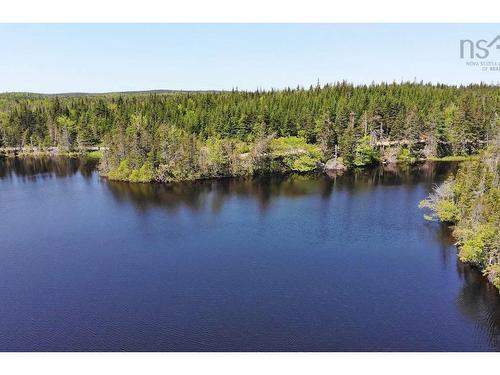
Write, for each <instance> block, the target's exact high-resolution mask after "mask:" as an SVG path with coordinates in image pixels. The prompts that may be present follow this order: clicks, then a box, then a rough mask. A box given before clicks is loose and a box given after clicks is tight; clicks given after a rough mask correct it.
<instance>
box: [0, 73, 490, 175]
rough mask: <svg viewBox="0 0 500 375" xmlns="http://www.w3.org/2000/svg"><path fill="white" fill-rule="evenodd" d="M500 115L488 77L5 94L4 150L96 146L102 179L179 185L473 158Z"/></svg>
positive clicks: (1, 116) (0, 104)
mask: <svg viewBox="0 0 500 375" xmlns="http://www.w3.org/2000/svg"><path fill="white" fill-rule="evenodd" d="M499 115H500V88H499V87H498V86H492V85H484V84H481V85H470V86H461V87H456V86H447V85H431V84H422V83H420V84H418V83H403V84H396V83H394V84H373V85H366V86H354V85H352V84H348V83H345V82H344V83H338V84H335V85H326V86H323V87H320V86H319V85H318V86H316V87H310V88H309V89H304V88H300V87H299V88H296V89H285V90H279V91H273V90H271V91H256V92H242V91H236V90H234V91H230V92H198V93H197V92H178V93H175V92H173V93H153V94H151V93H144V94H141V93H134V94H106V95H78V96H71V95H67V96H64V95H61V96H43V95H35V94H2V95H0V147H1V148H3V149H4V150H6V149H8V148H23V150H30V149H31V150H34V151H38V152H40V151H43V150H44V149H47V148H48V147H57V148H58V150H59V151H63V150H72V149H84V148H87V147H89V146H96V145H98V146H103V147H104V152H103V156H102V158H101V172H102V174H103V175H107V176H108V177H109V178H112V179H119V180H130V181H143V182H145V181H177V180H189V179H198V178H207V177H221V176H235V175H249V174H257V173H267V172H276V171H309V170H313V169H317V168H321V167H322V166H324V163H326V162H327V161H328V160H332V159H335V161H336V162H338V163H337V164H338V165H342V166H345V167H347V168H350V167H361V166H365V165H369V164H374V163H377V162H379V161H381V160H384V161H388V162H391V161H396V160H398V159H399V160H402V161H411V160H415V159H421V158H432V157H445V156H453V155H454V156H457V155H461V156H464V155H471V154H475V153H477V152H478V151H479V150H480V149H481V148H483V147H484V146H485V145H486V144H488V143H489V142H490V141H491V139H492V138H493V137H494V134H495V133H496V129H497V128H498V127H499V124H500V117H499Z"/></svg>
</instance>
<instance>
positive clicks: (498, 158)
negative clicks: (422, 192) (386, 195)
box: [420, 137, 500, 289]
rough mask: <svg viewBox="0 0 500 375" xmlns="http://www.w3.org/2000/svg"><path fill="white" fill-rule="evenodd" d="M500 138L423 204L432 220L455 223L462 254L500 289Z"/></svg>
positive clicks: (465, 260)
mask: <svg viewBox="0 0 500 375" xmlns="http://www.w3.org/2000/svg"><path fill="white" fill-rule="evenodd" d="M499 162H500V137H497V139H496V141H495V142H494V143H493V144H492V145H491V146H489V147H488V148H487V149H486V150H484V151H483V152H482V153H481V155H480V157H479V159H477V160H474V161H472V162H468V163H463V164H462V165H461V166H460V168H459V171H458V173H457V175H456V176H455V177H454V178H453V177H452V178H449V179H448V180H447V181H446V182H444V183H443V184H442V185H440V186H436V187H435V189H434V191H433V192H432V193H431V194H430V195H429V197H428V198H427V199H425V200H423V201H422V202H420V206H421V207H422V208H427V209H429V210H430V214H427V215H425V217H426V219H428V220H439V221H441V222H443V223H448V224H450V225H453V228H454V230H453V234H454V236H455V237H456V238H457V241H458V248H459V257H460V260H462V261H463V262H467V263H470V264H472V265H474V266H476V267H478V268H479V269H480V270H482V272H483V273H484V274H485V275H486V276H487V277H488V279H489V280H490V281H491V282H492V283H493V284H494V285H495V286H496V287H497V288H499V289H500V164H499Z"/></svg>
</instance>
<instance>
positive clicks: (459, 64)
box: [0, 24, 500, 93]
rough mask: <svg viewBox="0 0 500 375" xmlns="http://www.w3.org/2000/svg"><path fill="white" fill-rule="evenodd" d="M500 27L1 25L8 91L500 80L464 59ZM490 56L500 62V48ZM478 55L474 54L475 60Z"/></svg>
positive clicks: (1, 85)
mask: <svg viewBox="0 0 500 375" xmlns="http://www.w3.org/2000/svg"><path fill="white" fill-rule="evenodd" d="M499 34H500V27H499V25H498V24H497V25H495V24H462V25H460V24H442V25H441V24H0V43H1V44H0V51H1V52H0V92H12V91H23V92H26V91H27V92H39V93H64V92H110V91H129V90H152V89H172V90H227V89H232V88H238V89H240V90H256V89H271V88H275V89H282V88H285V87H296V86H305V87H308V86H309V85H311V84H314V85H315V84H316V83H317V82H318V81H319V82H320V84H326V83H334V82H338V81H343V80H346V81H349V82H353V83H356V84H365V83H366V84H369V83H371V82H381V81H386V82H393V81H396V82H400V81H414V80H416V81H421V80H422V81H424V82H432V83H438V82H439V83H448V84H467V83H479V82H486V83H497V82H500V70H497V71H490V70H488V71H482V70H481V67H477V66H467V65H466V61H467V60H464V59H461V58H460V40H461V39H469V40H474V41H476V40H479V39H485V40H488V41H490V40H493V39H494V38H495V37H496V35H499ZM489 57H490V58H488V59H484V60H479V59H475V61H490V62H495V61H496V62H500V49H498V50H492V53H491V55H490V56H489ZM469 61H473V60H469Z"/></svg>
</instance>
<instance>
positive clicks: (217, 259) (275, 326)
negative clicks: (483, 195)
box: [0, 159, 500, 351]
mask: <svg viewBox="0 0 500 375" xmlns="http://www.w3.org/2000/svg"><path fill="white" fill-rule="evenodd" d="M454 168H455V166H454V165H450V164H445V163H440V164H426V165H420V166H418V167H413V168H406V169H404V168H403V169H386V170H384V169H376V170H372V171H365V172H359V173H355V174H349V175H344V176H340V177H336V178H328V177H326V176H322V175H321V176H320V175H317V176H308V177H307V176H289V177H286V178H283V177H282V178H278V177H274V178H259V179H245V180H241V179H240V180H238V179H232V180H231V179H229V180H224V181H205V182H199V183H192V184H177V185H170V186H168V185H158V184H126V183H110V182H108V181H106V180H104V179H101V178H99V176H98V174H97V173H96V172H95V169H94V165H93V163H92V162H90V161H87V162H86V161H82V160H75V159H73V160H71V159H46V160H43V159H42V160H31V159H25V160H19V159H18V160H13V159H4V160H3V161H0V301H1V306H0V350H2V351H121V350H126V351H353V350H354V351H477V350H480V351H487V350H496V351H498V350H499V349H500V295H499V293H498V291H496V290H495V289H494V288H493V287H492V286H491V285H490V284H488V283H487V282H486V280H485V279H484V278H483V277H482V276H481V274H480V273H479V272H478V271H476V270H474V269H472V268H470V267H469V266H466V265H463V264H461V263H460V262H459V261H458V260H457V257H456V249H455V247H454V246H453V239H452V238H451V236H450V233H449V231H448V230H447V229H446V228H444V227H442V226H440V225H439V224H436V223H434V224H433V223H426V222H425V221H424V219H423V218H422V212H421V211H420V210H419V209H418V208H417V205H418V202H419V201H420V200H421V199H423V198H424V197H425V196H426V195H427V194H428V192H429V191H430V189H431V187H432V185H433V184H434V183H436V182H439V181H442V180H443V179H444V178H445V177H446V176H447V175H448V174H449V173H452V171H453V170H454Z"/></svg>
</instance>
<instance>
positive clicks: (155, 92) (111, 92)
mask: <svg viewBox="0 0 500 375" xmlns="http://www.w3.org/2000/svg"><path fill="white" fill-rule="evenodd" d="M223 91H224V90H141V91H110V92H63V93H56V94H43V93H37V92H3V93H0V96H21V97H26V96H35V97H44V96H48V97H50V96H65V97H75V96H106V95H147V94H176V93H216V92H223Z"/></svg>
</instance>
